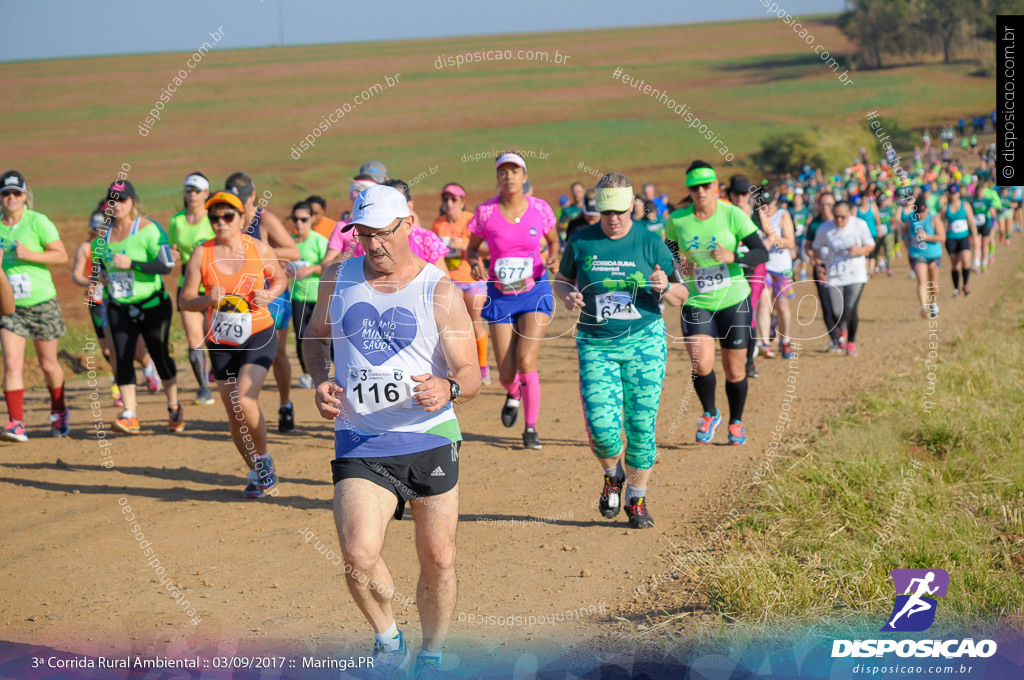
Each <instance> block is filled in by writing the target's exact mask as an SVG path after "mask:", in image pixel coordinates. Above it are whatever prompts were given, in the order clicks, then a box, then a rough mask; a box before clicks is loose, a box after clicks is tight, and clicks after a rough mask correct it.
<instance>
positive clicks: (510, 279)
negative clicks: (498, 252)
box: [495, 257, 534, 288]
mask: <svg viewBox="0 0 1024 680" xmlns="http://www.w3.org/2000/svg"><path fill="white" fill-rule="evenodd" d="M532 273H534V258H532V257H502V258H499V259H498V260H497V261H496V262H495V274H496V275H497V277H498V282H499V283H500V284H501V285H502V286H503V287H505V286H508V287H510V288H522V282H524V281H525V280H527V279H530V278H531V277H532Z"/></svg>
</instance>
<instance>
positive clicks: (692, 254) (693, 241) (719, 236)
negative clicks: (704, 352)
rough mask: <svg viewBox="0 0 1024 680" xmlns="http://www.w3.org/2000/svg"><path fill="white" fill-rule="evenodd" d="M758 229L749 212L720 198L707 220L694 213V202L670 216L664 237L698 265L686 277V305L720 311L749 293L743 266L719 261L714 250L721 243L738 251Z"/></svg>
mask: <svg viewBox="0 0 1024 680" xmlns="http://www.w3.org/2000/svg"><path fill="white" fill-rule="evenodd" d="M756 231H757V227H756V226H754V223H753V221H751V219H750V218H749V217H747V215H746V213H744V212H743V211H742V210H740V209H739V208H737V207H736V206H734V205H732V204H730V203H725V202H724V201H719V202H718V207H716V208H715V212H714V213H713V214H712V215H711V217H709V218H708V219H706V220H704V221H701V220H698V219H697V218H696V217H695V216H694V214H693V206H692V205H691V206H687V207H685V208H681V209H680V210H677V211H675V212H674V213H672V214H671V215H670V216H669V220H668V224H667V225H666V227H665V240H666V241H671V242H673V243H675V244H676V245H677V246H678V252H679V254H680V255H681V256H682V257H685V258H686V259H687V260H689V261H691V262H694V263H695V264H696V265H697V269H696V270H695V272H694V276H693V277H690V278H687V279H686V287H687V289H689V291H690V297H689V299H687V301H686V306H688V307H697V308H699V309H707V310H713V311H717V310H720V309H725V308H726V307H733V306H735V305H738V304H739V303H740V302H742V301H743V300H745V299H747V298H748V297H750V284H748V283H747V277H746V276H744V275H743V269H742V268H741V267H740V266H739V265H738V264H736V263H735V262H732V263H729V264H726V263H724V262H718V261H717V260H715V259H714V258H712V257H711V251H712V250H714V249H715V248H717V247H719V246H721V247H722V248H725V249H726V250H729V251H732V252H733V253H735V252H736V247H737V246H738V245H739V243H740V241H742V240H743V239H745V238H746V237H747V236H750V235H751V234H753V233H755V232H756Z"/></svg>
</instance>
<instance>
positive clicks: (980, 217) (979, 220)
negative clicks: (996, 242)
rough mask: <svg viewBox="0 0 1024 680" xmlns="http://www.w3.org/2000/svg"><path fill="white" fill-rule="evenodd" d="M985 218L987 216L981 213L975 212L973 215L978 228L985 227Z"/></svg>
mask: <svg viewBox="0 0 1024 680" xmlns="http://www.w3.org/2000/svg"><path fill="white" fill-rule="evenodd" d="M986 217H987V216H986V215H985V213H983V212H976V213H974V223H975V224H976V225H978V226H979V227H984V226H985V219H986Z"/></svg>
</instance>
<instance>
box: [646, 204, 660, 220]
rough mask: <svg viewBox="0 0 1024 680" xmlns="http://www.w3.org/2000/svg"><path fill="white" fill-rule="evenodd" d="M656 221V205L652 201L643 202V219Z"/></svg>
mask: <svg viewBox="0 0 1024 680" xmlns="http://www.w3.org/2000/svg"><path fill="white" fill-rule="evenodd" d="M648 216H650V217H649V219H650V218H654V219H657V217H658V204H657V203H655V202H654V201H644V217H648Z"/></svg>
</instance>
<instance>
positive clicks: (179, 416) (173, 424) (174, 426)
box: [167, 404, 185, 432]
mask: <svg viewBox="0 0 1024 680" xmlns="http://www.w3.org/2000/svg"><path fill="white" fill-rule="evenodd" d="M167 415H168V418H169V422H168V423H167V431H168V432H184V431H185V411H184V409H182V408H181V404H178V408H176V409H175V408H171V407H167Z"/></svg>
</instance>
